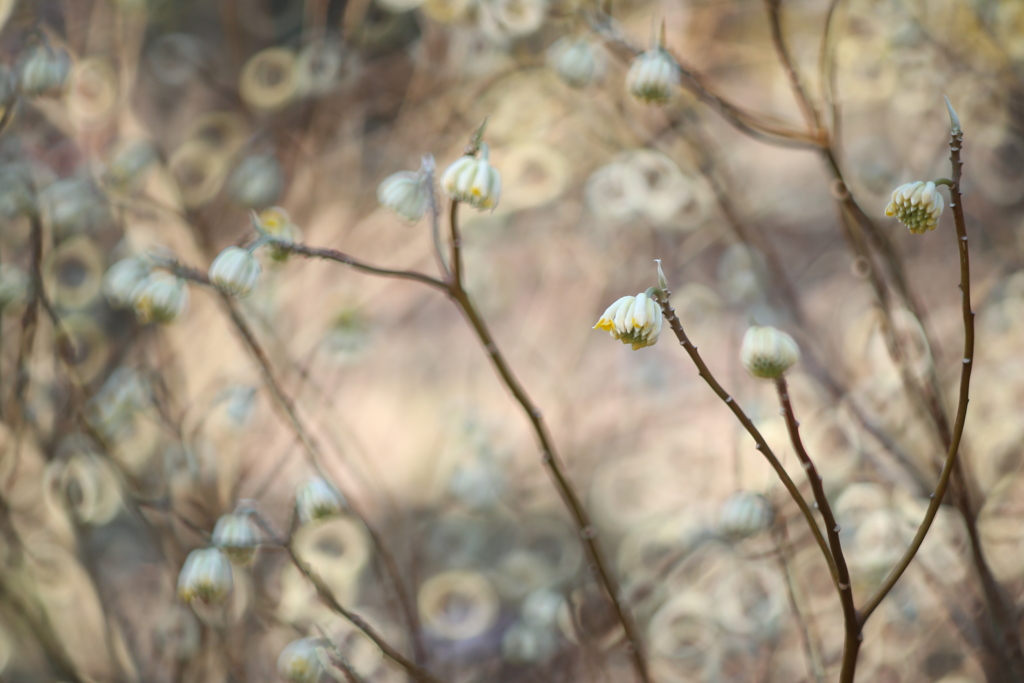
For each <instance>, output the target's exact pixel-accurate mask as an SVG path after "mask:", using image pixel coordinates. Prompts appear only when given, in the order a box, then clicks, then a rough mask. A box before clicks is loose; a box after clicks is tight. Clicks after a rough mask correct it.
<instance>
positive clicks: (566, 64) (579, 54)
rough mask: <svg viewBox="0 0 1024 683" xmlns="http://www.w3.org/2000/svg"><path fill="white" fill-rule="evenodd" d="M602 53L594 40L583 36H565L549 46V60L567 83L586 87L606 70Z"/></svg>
mask: <svg viewBox="0 0 1024 683" xmlns="http://www.w3.org/2000/svg"><path fill="white" fill-rule="evenodd" d="M601 57H602V54H601V53H600V52H599V51H598V49H597V47H596V46H595V45H594V42H593V41H592V40H590V39H588V38H586V37H583V36H563V37H561V38H559V39H558V40H556V41H555V42H554V43H553V44H552V45H551V47H550V48H548V53H547V62H548V65H549V66H550V67H551V68H552V69H554V71H555V73H557V74H558V76H559V78H561V79H562V80H563V81H565V83H566V84H567V85H569V86H571V87H573V88H585V87H586V86H588V85H590V84H591V83H593V82H594V81H595V80H597V79H598V78H600V76H601V74H602V72H603V71H604V62H603V60H602V59H601Z"/></svg>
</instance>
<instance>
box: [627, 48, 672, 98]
mask: <svg viewBox="0 0 1024 683" xmlns="http://www.w3.org/2000/svg"><path fill="white" fill-rule="evenodd" d="M677 87H679V65H678V64H676V62H675V60H674V59H672V55H670V54H669V53H668V52H666V51H665V50H664V49H662V48H660V47H655V48H653V49H651V50H648V51H647V52H644V53H643V54H641V55H639V56H638V57H637V58H636V59H634V60H633V63H632V64H630V65H629V72H628V73H627V74H626V88H627V89H628V90H629V94H630V95H632V96H633V97H634V98H635V99H637V100H639V101H640V102H644V103H646V104H665V103H666V102H668V101H669V100H670V99H672V95H673V94H674V93H675V89H676V88H677Z"/></svg>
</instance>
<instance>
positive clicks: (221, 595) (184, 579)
mask: <svg viewBox="0 0 1024 683" xmlns="http://www.w3.org/2000/svg"><path fill="white" fill-rule="evenodd" d="M232 586H233V583H232V580H231V563H230V562H228V559H227V557H225V556H224V553H222V552H221V551H220V549H219V548H200V549H197V550H193V551H192V552H190V553H189V554H188V558H187V559H186V560H185V565H184V566H183V567H182V568H181V573H180V574H178V599H179V600H181V601H182V602H192V601H193V600H199V601H200V602H203V603H206V604H209V605H213V604H219V603H222V602H224V601H225V600H227V597H228V595H230V594H231V588H232Z"/></svg>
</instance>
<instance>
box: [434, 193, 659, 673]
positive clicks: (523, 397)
mask: <svg viewBox="0 0 1024 683" xmlns="http://www.w3.org/2000/svg"><path fill="white" fill-rule="evenodd" d="M451 239H452V277H451V281H450V287H449V294H450V295H451V297H452V300H453V301H454V302H455V304H456V305H457V306H458V307H459V309H461V310H462V313H463V314H464V315H465V316H466V319H467V321H468V322H469V324H470V325H471V326H472V328H473V331H474V332H476V336H477V338H478V339H479V341H480V344H481V346H483V348H484V350H485V351H486V352H487V355H488V357H489V358H490V360H491V364H492V365H493V366H494V369H495V370H496V371H497V373H498V374H499V375H500V376H501V379H502V382H503V383H504V384H505V386H506V387H508V390H509V391H510V392H512V395H513V396H514V397H515V399H516V401H517V402H518V403H519V405H520V406H521V407H522V409H523V412H524V413H525V414H526V417H527V419H528V420H529V421H530V426H531V427H532V428H533V432H534V434H535V435H536V437H537V441H538V442H539V445H540V449H541V462H542V463H543V465H544V467H545V469H546V470H547V471H548V474H549V475H550V477H551V480H552V482H553V483H554V484H555V488H556V489H557V490H558V493H559V495H560V496H561V497H562V501H563V502H564V503H565V506H566V508H567V509H568V511H569V514H570V515H571V516H572V519H573V522H574V523H575V525H576V528H577V530H578V531H579V534H580V537H581V539H582V540H583V545H584V548H585V549H586V551H587V554H588V555H589V557H590V559H591V561H592V562H593V563H594V567H595V568H596V569H597V578H598V579H599V581H600V583H601V587H602V588H603V589H604V592H605V593H606V595H607V597H608V600H609V602H610V603H611V605H612V608H613V610H614V611H615V616H616V619H617V620H618V622H619V623H620V624H621V625H622V630H623V633H624V635H625V637H626V643H625V645H626V650H627V651H628V653H629V655H630V658H631V660H632V663H633V668H634V669H635V670H636V674H637V676H638V678H639V679H640V680H641V681H642V682H643V683H647V682H648V681H649V680H650V676H649V673H648V671H647V660H646V659H645V657H644V653H643V649H642V641H641V637H640V632H639V630H638V628H637V626H636V623H635V622H634V621H633V617H632V615H631V614H630V612H629V609H628V607H627V606H626V605H625V604H624V603H623V597H622V590H621V588H620V586H619V583H618V580H617V579H616V577H615V574H614V573H613V572H612V570H611V567H610V566H609V563H608V560H607V558H606V556H605V552H604V548H603V546H602V544H601V541H600V539H599V538H598V536H597V531H596V529H595V528H594V525H593V522H591V520H590V515H589V514H588V513H587V511H586V508H585V507H584V506H583V502H582V501H581V500H580V497H579V494H578V493H576V489H575V487H574V486H573V484H572V482H571V481H570V480H569V477H568V476H567V475H566V473H565V466H564V465H563V464H562V461H561V458H559V456H558V451H557V450H556V449H555V444H554V441H553V440H552V438H551V435H550V434H549V433H548V428H547V425H546V424H545V422H544V418H543V415H542V413H541V411H540V409H539V408H538V407H537V406H536V405H535V404H534V403H533V401H532V399H530V397H529V395H528V394H527V393H526V390H525V389H524V388H523V386H522V384H520V382H519V379H518V378H517V377H516V375H515V373H514V372H513V371H512V368H511V367H510V366H509V364H508V362H507V361H506V360H505V357H504V356H503V355H502V353H501V351H500V350H499V349H498V346H497V344H495V342H494V338H493V337H492V336H491V333H490V330H488V328H487V324H486V323H485V322H484V320H483V318H482V317H480V314H479V313H478V312H477V310H476V308H475V307H474V306H473V303H472V302H471V301H470V299H469V295H468V294H467V293H466V290H465V289H463V288H462V282H461V280H460V273H461V267H460V265H459V262H460V260H461V255H460V253H459V252H460V246H461V240H460V236H459V229H458V203H457V202H455V201H453V202H452V210H451Z"/></svg>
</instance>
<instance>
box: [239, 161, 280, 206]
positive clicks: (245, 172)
mask: <svg viewBox="0 0 1024 683" xmlns="http://www.w3.org/2000/svg"><path fill="white" fill-rule="evenodd" d="M284 183H285V177H284V169H282V168H281V164H279V163H278V161H277V159H275V158H274V156H273V155H272V154H256V155H253V156H250V157H246V158H245V159H242V161H241V162H240V163H239V164H238V166H236V167H235V170H234V171H232V172H231V177H230V178H229V179H228V194H230V195H231V198H232V199H233V200H235V201H236V202H238V203H239V204H241V205H242V206H244V207H246V208H250V209H264V208H266V207H268V206H272V205H273V204H274V203H275V202H277V200H278V199H280V198H281V192H283V191H284Z"/></svg>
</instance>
